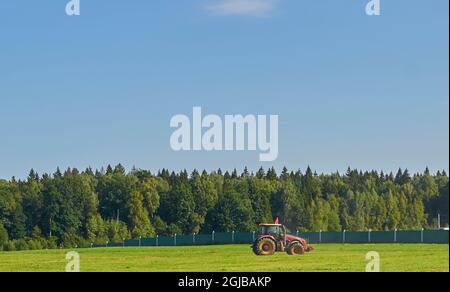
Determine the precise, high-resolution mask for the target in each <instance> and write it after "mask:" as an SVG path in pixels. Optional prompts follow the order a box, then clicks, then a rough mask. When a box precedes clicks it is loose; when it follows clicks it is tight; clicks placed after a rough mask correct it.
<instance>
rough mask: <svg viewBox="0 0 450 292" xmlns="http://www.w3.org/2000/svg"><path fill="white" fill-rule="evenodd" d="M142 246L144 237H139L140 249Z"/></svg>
mask: <svg viewBox="0 0 450 292" xmlns="http://www.w3.org/2000/svg"><path fill="white" fill-rule="evenodd" d="M141 246H142V236H139V247H141Z"/></svg>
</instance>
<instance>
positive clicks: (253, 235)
mask: <svg viewBox="0 0 450 292" xmlns="http://www.w3.org/2000/svg"><path fill="white" fill-rule="evenodd" d="M255 233H256V232H255V231H253V233H252V239H253V240H252V241H255V239H256V238H255Z"/></svg>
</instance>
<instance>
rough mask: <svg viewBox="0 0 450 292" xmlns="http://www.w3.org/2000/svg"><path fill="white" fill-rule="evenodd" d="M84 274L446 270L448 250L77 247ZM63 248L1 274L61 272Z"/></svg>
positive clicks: (8, 260) (15, 260)
mask: <svg viewBox="0 0 450 292" xmlns="http://www.w3.org/2000/svg"><path fill="white" fill-rule="evenodd" d="M76 251H77V252H78V253H79V254H80V266H81V271H82V272H95V271H153V272H156V271H171V272H222V271H224V272H233V271H238V272H245V271H247V272H282V271H290V272H300V271H318V272H321V271H343V272H344V271H355V272H363V271H365V267H366V264H367V262H366V260H365V255H366V253H367V252H369V251H376V252H378V253H379V254H380V263H381V271H382V272H388V271H393V272H401V271H430V272H431V271H443V272H448V271H449V246H448V245H430V244H423V245H421V244H376V245H358V244H348V245H343V244H322V245H317V246H316V250H315V251H314V252H312V253H310V254H305V255H303V256H288V255H287V254H285V253H278V254H276V255H274V256H270V257H257V256H254V255H253V253H252V252H251V250H250V247H249V245H225V246H194V247H145V248H131V247H128V248H98V249H78V250H76ZM66 252H67V250H46V251H26V252H3V253H0V271H3V272H5V271H55V272H64V271H65V265H66V260H65V254H66Z"/></svg>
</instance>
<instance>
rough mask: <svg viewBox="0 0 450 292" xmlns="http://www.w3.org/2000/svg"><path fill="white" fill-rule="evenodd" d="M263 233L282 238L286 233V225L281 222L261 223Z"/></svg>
mask: <svg viewBox="0 0 450 292" xmlns="http://www.w3.org/2000/svg"><path fill="white" fill-rule="evenodd" d="M259 226H260V227H261V235H270V236H273V237H275V238H279V239H282V238H284V237H285V235H286V227H284V226H283V225H281V224H261V225H259Z"/></svg>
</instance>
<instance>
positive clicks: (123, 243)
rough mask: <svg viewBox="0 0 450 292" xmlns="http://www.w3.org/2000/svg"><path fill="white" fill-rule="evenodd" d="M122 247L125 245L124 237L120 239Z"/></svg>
mask: <svg viewBox="0 0 450 292" xmlns="http://www.w3.org/2000/svg"><path fill="white" fill-rule="evenodd" d="M122 247H125V238H123V240H122Z"/></svg>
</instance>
